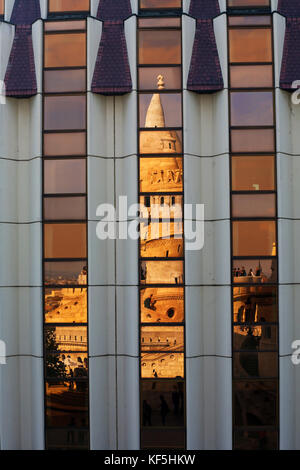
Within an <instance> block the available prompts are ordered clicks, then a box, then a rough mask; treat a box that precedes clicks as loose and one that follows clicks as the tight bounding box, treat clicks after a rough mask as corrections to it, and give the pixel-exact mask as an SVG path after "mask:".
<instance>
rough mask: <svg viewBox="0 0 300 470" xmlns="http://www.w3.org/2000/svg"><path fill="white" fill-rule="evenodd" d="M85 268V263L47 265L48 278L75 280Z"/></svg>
mask: <svg viewBox="0 0 300 470" xmlns="http://www.w3.org/2000/svg"><path fill="white" fill-rule="evenodd" d="M84 266H85V263H84V261H83V262H81V261H79V262H77V261H76V262H70V263H59V262H58V263H54V262H53V263H47V262H46V263H45V271H46V277H48V278H53V277H55V278H57V277H59V276H60V277H64V278H65V279H73V278H76V279H77V277H78V275H79V274H80V273H81V271H82V269H83V267H84Z"/></svg>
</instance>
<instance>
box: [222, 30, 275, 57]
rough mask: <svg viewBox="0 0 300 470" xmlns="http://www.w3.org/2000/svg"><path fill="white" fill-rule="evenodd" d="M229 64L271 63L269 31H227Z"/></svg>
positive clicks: (270, 37) (270, 36)
mask: <svg viewBox="0 0 300 470" xmlns="http://www.w3.org/2000/svg"><path fill="white" fill-rule="evenodd" d="M229 56H230V62H272V35H271V29H264V28H263V29H254V28H251V29H231V30H229Z"/></svg>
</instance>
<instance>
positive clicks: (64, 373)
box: [46, 352, 88, 379]
mask: <svg viewBox="0 0 300 470" xmlns="http://www.w3.org/2000/svg"><path fill="white" fill-rule="evenodd" d="M46 377H47V378H55V377H60V378H64V379H71V378H74V379H76V378H77V379H82V378H87V377H88V355H87V353H83V352H76V353H70V352H68V353H47V352H46Z"/></svg>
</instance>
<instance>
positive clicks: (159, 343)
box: [141, 326, 184, 352]
mask: <svg viewBox="0 0 300 470" xmlns="http://www.w3.org/2000/svg"><path fill="white" fill-rule="evenodd" d="M141 350H142V351H144V352H147V351H180V352H183V351H184V330H183V326H143V327H142V328H141Z"/></svg>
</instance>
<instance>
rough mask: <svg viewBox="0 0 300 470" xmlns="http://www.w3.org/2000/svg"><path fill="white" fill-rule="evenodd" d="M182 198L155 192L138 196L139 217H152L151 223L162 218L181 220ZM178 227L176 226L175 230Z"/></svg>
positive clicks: (165, 219) (146, 219)
mask: <svg viewBox="0 0 300 470" xmlns="http://www.w3.org/2000/svg"><path fill="white" fill-rule="evenodd" d="M182 203H183V199H182V196H181V195H177V194H176V193H175V194H174V195H169V194H168V195H165V194H155V195H150V196H141V197H140V218H141V219H145V220H144V222H146V221H147V222H148V219H149V218H151V219H152V223H153V222H155V221H158V220H159V219H163V220H164V221H169V220H176V221H178V222H182V219H183V205H182ZM178 230H179V228H178V227H177V226H176V232H177V231H178Z"/></svg>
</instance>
